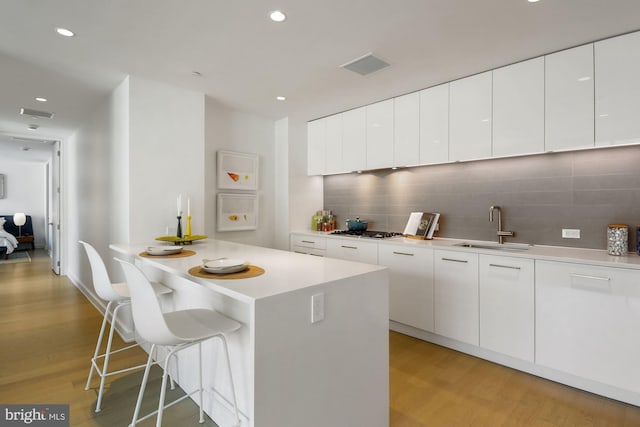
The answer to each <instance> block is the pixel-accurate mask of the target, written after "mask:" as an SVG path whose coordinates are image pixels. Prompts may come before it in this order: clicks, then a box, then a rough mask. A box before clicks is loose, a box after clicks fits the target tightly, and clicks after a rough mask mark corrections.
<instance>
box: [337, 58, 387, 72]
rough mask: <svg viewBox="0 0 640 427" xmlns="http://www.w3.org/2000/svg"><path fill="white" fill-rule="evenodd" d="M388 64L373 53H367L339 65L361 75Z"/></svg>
mask: <svg viewBox="0 0 640 427" xmlns="http://www.w3.org/2000/svg"><path fill="white" fill-rule="evenodd" d="M388 66H389V64H388V63H386V62H384V61H383V60H382V59H380V58H378V57H375V56H373V53H367V54H366V55H364V56H361V57H360V58H356V59H354V60H353V61H350V62H347V63H346V64H343V65H341V66H340V67H341V68H346V69H347V70H350V71H353V72H354V73H358V74H360V75H361V76H366V75H369V74H371V73H375V72H376V71H378V70H381V69H383V68H384V67H388Z"/></svg>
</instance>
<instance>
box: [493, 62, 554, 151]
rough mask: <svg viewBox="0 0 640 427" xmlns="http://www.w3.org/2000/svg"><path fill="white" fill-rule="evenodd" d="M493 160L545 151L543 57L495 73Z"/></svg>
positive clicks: (503, 68)
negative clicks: (500, 157) (494, 158)
mask: <svg viewBox="0 0 640 427" xmlns="http://www.w3.org/2000/svg"><path fill="white" fill-rule="evenodd" d="M492 148H493V151H492V155H493V156H494V157H499V156H511V155H516V154H531V153H540V152H542V151H543V150H544V58H535V59H531V60H529V61H524V62H519V63H517V64H513V65H509V66H507V67H502V68H498V69H496V70H494V71H493V147H492Z"/></svg>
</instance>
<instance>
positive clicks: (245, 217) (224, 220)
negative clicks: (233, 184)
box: [217, 193, 258, 231]
mask: <svg viewBox="0 0 640 427" xmlns="http://www.w3.org/2000/svg"><path fill="white" fill-rule="evenodd" d="M217 205H218V206H217V211H218V215H217V229H218V231H242V230H255V229H257V228H258V196H257V194H230V193H218V200H217Z"/></svg>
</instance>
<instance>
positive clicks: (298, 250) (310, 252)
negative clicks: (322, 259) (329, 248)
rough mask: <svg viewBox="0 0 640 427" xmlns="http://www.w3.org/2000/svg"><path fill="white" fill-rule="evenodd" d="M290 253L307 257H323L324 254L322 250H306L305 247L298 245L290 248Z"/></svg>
mask: <svg viewBox="0 0 640 427" xmlns="http://www.w3.org/2000/svg"><path fill="white" fill-rule="evenodd" d="M291 251H292V252H296V253H299V254H307V255H314V256H325V252H326V251H325V250H324V249H315V248H307V247H305V246H298V245H293V246H292V247H291Z"/></svg>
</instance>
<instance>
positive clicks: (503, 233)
mask: <svg viewBox="0 0 640 427" xmlns="http://www.w3.org/2000/svg"><path fill="white" fill-rule="evenodd" d="M493 211H498V232H497V233H496V234H497V235H498V243H500V244H503V243H504V238H505V237H507V236H514V235H515V233H514V232H513V231H503V230H502V211H501V210H500V206H491V207H490V208H489V221H491V222H493Z"/></svg>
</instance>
